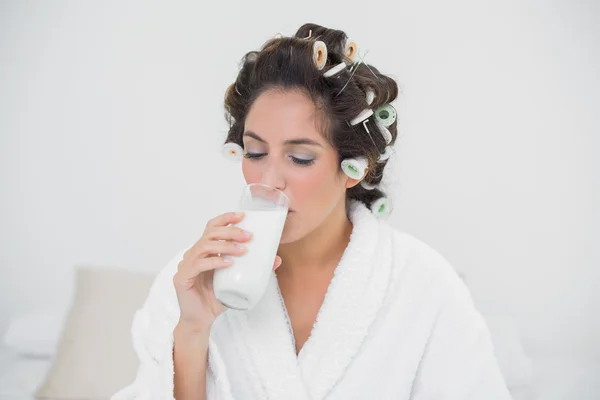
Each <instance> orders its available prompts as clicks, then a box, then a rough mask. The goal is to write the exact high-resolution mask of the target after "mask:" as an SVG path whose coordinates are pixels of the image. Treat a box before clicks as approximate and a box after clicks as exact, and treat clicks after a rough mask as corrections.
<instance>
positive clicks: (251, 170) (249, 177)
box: [242, 158, 261, 184]
mask: <svg viewBox="0 0 600 400" xmlns="http://www.w3.org/2000/svg"><path fill="white" fill-rule="evenodd" d="M242 173H243V174H244V179H245V180H246V183H247V184H250V183H257V182H260V179H261V172H260V169H259V168H258V166H257V164H256V163H253V162H252V160H248V159H246V158H244V159H242Z"/></svg>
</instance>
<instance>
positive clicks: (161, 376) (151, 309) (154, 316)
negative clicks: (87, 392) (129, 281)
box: [111, 249, 235, 400]
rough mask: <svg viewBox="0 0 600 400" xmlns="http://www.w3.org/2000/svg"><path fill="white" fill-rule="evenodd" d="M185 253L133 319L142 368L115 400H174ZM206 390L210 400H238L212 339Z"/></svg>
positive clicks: (156, 284) (157, 282) (173, 262)
mask: <svg viewBox="0 0 600 400" xmlns="http://www.w3.org/2000/svg"><path fill="white" fill-rule="evenodd" d="M185 250H187V249H185ZM185 250H183V251H181V252H180V253H179V254H177V256H175V257H174V258H173V259H172V260H171V261H170V262H169V264H168V265H167V266H166V267H165V268H164V269H163V270H162V271H161V272H160V273H159V274H158V275H157V277H156V278H155V280H154V282H153V284H152V287H151V289H150V293H149V295H148V297H147V298H146V301H145V302H144V304H143V306H142V307H141V308H140V309H139V310H137V311H136V313H135V315H134V317H133V323H132V327H131V337H132V341H133V349H134V351H135V353H136V355H137V357H138V359H139V367H138V370H137V373H136V377H135V380H134V381H133V382H132V383H131V384H130V385H128V386H126V387H124V388H123V389H121V390H119V391H118V392H117V393H115V394H114V395H113V396H112V397H111V400H174V395H173V390H174V366H173V342H174V341H173V329H174V328H175V326H176V325H177V322H178V321H179V304H178V302H177V295H176V292H175V288H174V286H173V276H174V275H175V272H177V266H178V264H179V262H180V261H181V260H182V259H183V254H184V252H185ZM115 362H118V360H115ZM206 390H207V399H208V400H235V399H234V397H233V396H232V394H231V390H230V385H229V381H228V379H227V375H226V373H225V365H224V363H223V361H222V359H221V357H220V354H219V351H218V348H217V346H216V344H215V342H214V340H213V338H212V337H211V339H210V341H209V354H208V367H207V373H206Z"/></svg>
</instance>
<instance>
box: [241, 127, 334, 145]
mask: <svg viewBox="0 0 600 400" xmlns="http://www.w3.org/2000/svg"><path fill="white" fill-rule="evenodd" d="M244 136H248V137H251V138H252V139H256V140H258V141H259V142H262V143H267V141H266V140H264V139H263V138H261V137H260V136H258V135H257V134H256V133H254V132H251V131H246V132H244ZM283 144H284V145H294V144H308V145H311V146H319V147H323V146H322V145H321V144H320V143H319V142H315V141H314V140H312V139H308V138H300V139H289V140H286V141H285V142H283Z"/></svg>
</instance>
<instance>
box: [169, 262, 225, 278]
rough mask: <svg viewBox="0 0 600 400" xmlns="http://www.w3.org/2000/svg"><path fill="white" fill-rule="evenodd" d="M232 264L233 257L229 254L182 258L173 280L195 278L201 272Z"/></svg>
mask: <svg viewBox="0 0 600 400" xmlns="http://www.w3.org/2000/svg"><path fill="white" fill-rule="evenodd" d="M232 264H233V259H232V258H231V257H229V256H221V257H216V256H215V257H206V258H197V259H192V260H185V259H184V260H182V261H181V262H180V263H179V265H178V267H177V273H176V274H175V276H174V280H175V281H177V280H180V281H181V282H186V281H188V280H191V279H195V278H196V277H198V275H200V274H201V273H203V272H207V271H211V270H214V269H219V268H226V267H229V266H230V265H232Z"/></svg>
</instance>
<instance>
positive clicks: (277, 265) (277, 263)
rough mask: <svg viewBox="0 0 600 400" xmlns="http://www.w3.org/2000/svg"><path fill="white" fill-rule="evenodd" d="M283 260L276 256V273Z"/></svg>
mask: <svg viewBox="0 0 600 400" xmlns="http://www.w3.org/2000/svg"><path fill="white" fill-rule="evenodd" d="M282 261H283V260H282V259H281V257H279V256H275V263H273V271H275V270H276V269H277V268H279V266H280V265H281V263H282Z"/></svg>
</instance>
